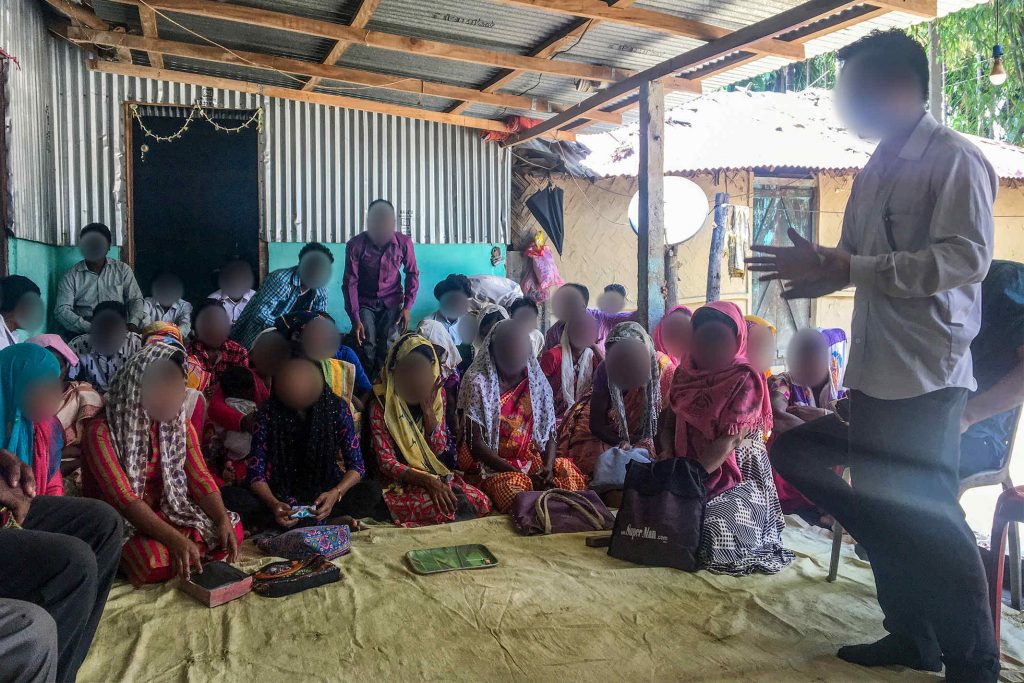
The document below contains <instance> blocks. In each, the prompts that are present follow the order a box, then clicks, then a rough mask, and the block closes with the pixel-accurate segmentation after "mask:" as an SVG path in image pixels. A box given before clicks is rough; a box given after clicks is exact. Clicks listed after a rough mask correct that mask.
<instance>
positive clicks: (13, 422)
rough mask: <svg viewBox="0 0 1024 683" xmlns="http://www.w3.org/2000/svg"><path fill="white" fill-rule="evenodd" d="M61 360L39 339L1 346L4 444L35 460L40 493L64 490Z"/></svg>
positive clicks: (0, 440) (0, 414) (29, 462)
mask: <svg viewBox="0 0 1024 683" xmlns="http://www.w3.org/2000/svg"><path fill="white" fill-rule="evenodd" d="M60 404H61V382H60V364H59V363H58V362H57V359H56V358H54V357H53V355H52V354H51V353H50V352H49V351H47V350H46V349H44V348H41V347H39V346H36V345H35V344H12V345H10V346H8V347H6V348H4V349H3V350H0V417H2V418H3V422H2V423H0V437H2V438H0V448H2V449H4V450H6V451H10V452H11V453H14V455H16V456H17V457H18V460H20V461H21V462H23V463H25V464H26V465H31V466H32V474H33V476H34V477H35V480H36V493H37V494H39V495H41V496H62V495H64V482H63V480H62V479H61V476H60V456H61V449H62V447H63V445H64V437H63V433H62V432H63V430H62V429H61V426H60V423H59V422H58V421H57V418H56V417H54V416H55V415H56V414H57V409H58V408H59V407H60Z"/></svg>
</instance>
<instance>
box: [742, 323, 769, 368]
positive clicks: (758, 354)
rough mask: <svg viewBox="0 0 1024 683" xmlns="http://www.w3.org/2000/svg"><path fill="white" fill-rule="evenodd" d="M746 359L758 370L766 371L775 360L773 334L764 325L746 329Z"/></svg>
mask: <svg viewBox="0 0 1024 683" xmlns="http://www.w3.org/2000/svg"><path fill="white" fill-rule="evenodd" d="M747 360H749V361H750V364H751V365H753V366H754V369H755V370H757V371H758V372H767V371H768V370H770V369H771V367H772V363H773V362H774V361H775V335H774V334H772V331H771V329H770V328H767V327H765V326H764V325H751V326H750V329H749V330H747Z"/></svg>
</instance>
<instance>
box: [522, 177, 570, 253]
mask: <svg viewBox="0 0 1024 683" xmlns="http://www.w3.org/2000/svg"><path fill="white" fill-rule="evenodd" d="M564 196H565V193H564V192H563V191H562V188H560V187H555V186H554V185H548V186H547V187H546V188H544V189H543V190H539V191H537V192H536V193H534V195H533V196H532V197H530V198H529V199H527V200H526V208H528V209H529V210H530V213H532V214H533V217H534V218H536V219H537V222H538V223H540V227H542V228H544V231H545V232H546V233H547V234H548V237H550V238H551V243H552V244H553V245H555V249H556V250H557V251H558V253H559V255H561V253H562V243H563V242H564V241H565V215H564V214H563V211H562V206H563V199H564Z"/></svg>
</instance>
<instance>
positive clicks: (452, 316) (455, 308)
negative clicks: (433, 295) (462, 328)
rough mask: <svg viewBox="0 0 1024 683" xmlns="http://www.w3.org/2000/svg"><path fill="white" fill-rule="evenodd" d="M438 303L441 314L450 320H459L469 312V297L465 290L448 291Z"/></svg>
mask: <svg viewBox="0 0 1024 683" xmlns="http://www.w3.org/2000/svg"><path fill="white" fill-rule="evenodd" d="M437 303H438V309H439V310H440V311H441V315H443V316H444V317H446V318H448V320H458V319H459V318H461V317H462V316H464V315H466V314H467V313H469V297H468V296H466V293H465V292H463V291H455V292H446V293H445V294H443V295H442V296H441V300H440V301H438V302H437Z"/></svg>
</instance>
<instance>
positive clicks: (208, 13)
mask: <svg viewBox="0 0 1024 683" xmlns="http://www.w3.org/2000/svg"><path fill="white" fill-rule="evenodd" d="M117 1H118V2H122V3H124V4H130V5H137V4H141V3H140V2H139V0H117ZM146 4H148V5H151V6H152V7H155V8H157V9H160V10H166V11H170V12H176V13H181V14H191V15H194V16H201V17H208V18H211V19H220V20H223V21H231V22H236V23H241V24H246V25H249V26H259V27H261V28H268V29H274V30H280V31H290V32H293V33H301V34H303V35H307V36H316V37H319V38H331V39H333V40H337V41H338V44H336V45H335V47H334V49H332V50H331V52H332V53H333V54H334V55H336V56H337V58H335V59H333V60H331V59H330V57H332V55H328V59H325V60H324V64H327V65H330V66H333V65H334V64H335V63H337V61H338V58H340V56H341V55H342V54H344V52H345V50H347V49H348V47H349V46H351V45H353V44H360V45H367V46H369V47H375V48H380V49H383V50H388V51H391V52H403V53H408V54H415V55H420V56H426V57H437V58H439V59H450V60H454V61H460V62H469V63H471V64H483V65H486V66H489V67H499V68H509V69H522V70H525V71H538V72H541V73H550V74H555V75H559V76H567V77H570V78H585V79H588V80H595V81H616V80H619V79H622V78H626V77H628V76H630V75H632V74H633V72H632V71H624V70H621V69H614V68H611V67H606V66H595V65H593V64H579V63H576V62H568V61H551V60H548V59H541V58H536V57H530V56H527V55H519V54H515V53H512V52H496V51H494V50H486V49H481V48H476V47H467V46H464V45H455V44H452V43H443V42H439V41H436V40H424V39H421V38H411V37H408V36H399V35H395V34H392V33H383V32H380V31H370V30H367V29H365V28H363V26H358V25H356V23H355V22H361V23H363V25H364V26H365V22H368V21H369V20H370V16H371V14H372V10H373V6H372V5H373V4H375V3H373V2H371V5H367V4H366V3H364V4H363V7H367V8H368V9H367V11H366V12H365V13H363V12H362V7H361V8H360V13H359V14H357V15H356V19H355V21H354V22H353V24H352V25H350V26H345V25H344V24H337V23H334V22H331V21H322V20H320V19H310V18H307V17H300V16H297V15H294V14H286V13H284V12H277V11H274V10H266V9H260V8H256V7H247V6H245V5H236V4H233V3H229V2H211V0H146ZM341 43H344V44H345V45H344V46H343V47H339V45H340V44H341Z"/></svg>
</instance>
